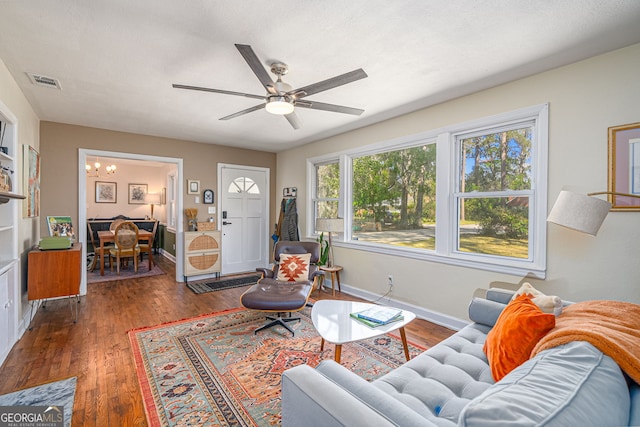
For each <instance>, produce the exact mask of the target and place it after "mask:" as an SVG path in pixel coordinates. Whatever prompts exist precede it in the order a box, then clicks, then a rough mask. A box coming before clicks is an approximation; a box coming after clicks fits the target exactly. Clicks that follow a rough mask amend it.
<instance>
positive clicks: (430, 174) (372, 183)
mask: <svg viewBox="0 0 640 427" xmlns="http://www.w3.org/2000/svg"><path fill="white" fill-rule="evenodd" d="M435 196H436V146H435V144H427V145H422V146H419V147H413V148H407V149H403V150H397V151H390V152H387V153H378V154H373V155H368V156H363V157H358V158H354V159H353V194H352V203H353V218H352V228H353V230H352V231H353V233H352V238H353V239H354V240H362V241H368V242H376V243H383V244H389V245H397V246H410V247H415V248H423V249H434V248H435V217H436V199H435Z"/></svg>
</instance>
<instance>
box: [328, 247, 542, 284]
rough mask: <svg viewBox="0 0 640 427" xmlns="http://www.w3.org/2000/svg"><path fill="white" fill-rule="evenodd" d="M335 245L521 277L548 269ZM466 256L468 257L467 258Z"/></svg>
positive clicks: (524, 263)
mask: <svg viewBox="0 0 640 427" xmlns="http://www.w3.org/2000/svg"><path fill="white" fill-rule="evenodd" d="M333 246H334V247H340V248H347V249H354V250H359V251H367V252H374V253H378V254H382V255H390V256H399V257H404V258H411V259H416V260H421V261H429V262H436V263H441V264H447V265H454V266H458V267H465V268H475V269H477V270H485V271H493V272H496V273H503V274H511V275H514V276H519V277H524V276H527V277H532V278H535V279H544V278H545V276H546V269H545V268H541V267H540V266H536V265H534V264H533V263H531V262H528V261H526V260H523V261H521V262H517V261H516V262H512V263H511V265H505V264H503V263H501V259H500V258H499V257H495V258H490V259H487V260H483V261H482V262H480V261H477V260H473V259H469V258H471V257H472V256H468V257H467V256H465V255H461V256H456V255H452V256H446V255H439V254H437V253H435V252H433V251H425V250H422V249H410V248H403V247H397V246H383V245H376V244H369V243H365V242H358V243H355V242H341V241H335V240H334V241H333ZM465 258H466V259H465Z"/></svg>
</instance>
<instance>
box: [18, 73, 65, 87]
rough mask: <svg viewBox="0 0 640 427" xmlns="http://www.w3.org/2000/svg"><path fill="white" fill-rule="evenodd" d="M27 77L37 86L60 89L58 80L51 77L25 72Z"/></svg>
mask: <svg viewBox="0 0 640 427" xmlns="http://www.w3.org/2000/svg"><path fill="white" fill-rule="evenodd" d="M27 75H28V76H29V79H31V83H33V84H34V85H38V86H44V87H50V88H53V89H58V90H62V86H60V82H59V81H58V79H54V78H53V77H47V76H41V75H40V74H34V73H27Z"/></svg>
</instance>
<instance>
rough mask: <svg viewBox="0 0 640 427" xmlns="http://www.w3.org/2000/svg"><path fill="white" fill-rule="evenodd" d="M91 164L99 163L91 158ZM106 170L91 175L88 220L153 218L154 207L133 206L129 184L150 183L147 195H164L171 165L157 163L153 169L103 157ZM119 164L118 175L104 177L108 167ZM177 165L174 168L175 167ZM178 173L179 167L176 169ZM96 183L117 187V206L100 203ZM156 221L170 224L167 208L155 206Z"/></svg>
mask: <svg viewBox="0 0 640 427" xmlns="http://www.w3.org/2000/svg"><path fill="white" fill-rule="evenodd" d="M90 159H91V161H90V162H89V164H90V165H93V163H94V162H95V160H94V158H93V157H92V156H91V157H90ZM99 160H100V164H101V167H100V169H102V170H103V171H102V172H101V173H100V177H98V178H96V177H94V176H93V174H90V175H89V176H87V187H86V188H87V202H86V203H87V218H112V217H114V216H116V215H125V216H128V217H129V218H144V217H145V216H150V215H151V207H150V206H149V205H148V204H130V203H129V184H146V185H147V193H149V194H160V193H161V192H162V189H163V188H166V186H167V184H166V182H167V181H166V176H167V169H168V167H169V166H168V165H162V164H158V165H156V164H154V165H153V166H149V165H147V164H146V163H149V162H144V161H137V162H135V163H131V162H128V161H124V162H123V161H122V159H113V158H102V157H101V158H100V159H99ZM108 164H109V165H111V164H115V165H116V167H117V168H116V173H115V174H112V175H104V168H105V167H106V166H107V165H108ZM172 166H173V165H172ZM173 169H174V170H175V169H176V168H175V166H173ZM96 182H109V183H115V184H116V203H96ZM153 216H154V218H156V219H158V220H160V221H161V222H166V215H165V207H164V206H163V205H154V208H153Z"/></svg>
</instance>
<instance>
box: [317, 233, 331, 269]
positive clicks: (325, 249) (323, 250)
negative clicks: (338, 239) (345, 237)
mask: <svg viewBox="0 0 640 427" xmlns="http://www.w3.org/2000/svg"><path fill="white" fill-rule="evenodd" d="M316 242H318V243H320V259H318V265H327V261H328V259H329V242H328V241H327V240H324V232H322V233H320V237H318V238H317V239H316Z"/></svg>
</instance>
